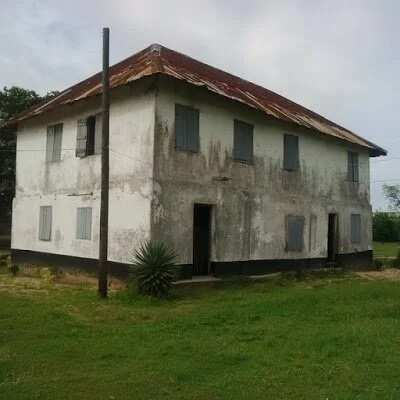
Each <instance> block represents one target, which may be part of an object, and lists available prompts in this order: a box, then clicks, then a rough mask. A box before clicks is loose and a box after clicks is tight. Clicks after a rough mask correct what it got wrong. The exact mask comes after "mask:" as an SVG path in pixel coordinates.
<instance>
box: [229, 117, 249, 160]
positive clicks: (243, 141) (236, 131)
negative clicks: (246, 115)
mask: <svg viewBox="0 0 400 400" xmlns="http://www.w3.org/2000/svg"><path fill="white" fill-rule="evenodd" d="M233 158H234V159H235V160H238V161H244V162H248V163H251V162H253V125H250V124H247V123H246V122H243V121H238V120H236V119H235V121H234V128H233Z"/></svg>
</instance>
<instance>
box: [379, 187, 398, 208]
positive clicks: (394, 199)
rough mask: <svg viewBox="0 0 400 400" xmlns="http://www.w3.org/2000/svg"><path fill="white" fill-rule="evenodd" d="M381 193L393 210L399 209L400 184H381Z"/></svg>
mask: <svg viewBox="0 0 400 400" xmlns="http://www.w3.org/2000/svg"><path fill="white" fill-rule="evenodd" d="M383 193H384V195H385V197H386V199H387V200H388V201H389V204H390V208H391V209H392V210H393V211H400V185H383Z"/></svg>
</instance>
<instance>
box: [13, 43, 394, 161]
mask: <svg viewBox="0 0 400 400" xmlns="http://www.w3.org/2000/svg"><path fill="white" fill-rule="evenodd" d="M154 74H164V75H168V76H171V77H174V78H176V79H179V80H183V81H186V82H188V83H190V84H193V85H196V86H204V87H206V88H207V89H208V90H210V91H211V92H214V93H217V94H219V95H221V96H224V97H227V98H230V99H232V100H235V101H239V102H241V103H244V104H246V105H248V106H250V107H253V108H255V109H258V110H260V111H262V112H264V113H265V114H267V115H269V116H271V117H273V118H276V119H279V120H282V121H287V122H290V123H294V124H296V125H300V126H302V127H305V128H309V129H312V130H314V131H318V132H320V133H322V134H326V135H329V136H333V137H336V138H338V139H340V140H344V141H347V142H350V143H354V144H357V145H360V146H363V147H366V148H368V149H369V150H370V154H371V156H380V155H386V151H385V150H384V149H382V148H381V147H379V146H377V145H375V144H373V143H371V142H369V141H368V140H366V139H363V138H362V137H360V136H358V135H356V134H355V133H353V132H351V131H349V130H347V129H345V128H343V127H341V126H339V125H337V124H335V123H334V122H331V121H329V120H328V119H326V118H324V117H322V116H320V115H318V114H316V113H314V112H313V111H310V110H308V109H307V108H305V107H303V106H301V105H299V104H296V103H294V102H293V101H291V100H288V99H286V98H285V97H283V96H280V95H279V94H277V93H274V92H272V91H270V90H268V89H265V88H263V87H261V86H258V85H256V84H254V83H251V82H248V81H246V80H244V79H241V78H239V77H236V76H234V75H231V74H229V73H227V72H224V71H221V70H219V69H217V68H214V67H212V66H210V65H207V64H204V63H202V62H200V61H197V60H194V59H193V58H190V57H188V56H186V55H184V54H181V53H178V52H176V51H173V50H170V49H167V48H166V47H163V46H161V45H158V44H153V45H151V46H149V47H147V48H146V49H144V50H142V51H140V52H139V53H136V54H134V55H133V56H131V57H129V58H126V59H125V60H123V61H121V62H119V63H118V64H115V65H113V66H112V67H110V88H116V87H118V86H122V85H126V84H128V83H130V82H133V81H135V80H138V79H140V78H143V77H145V76H150V75H154ZM101 91H102V86H101V73H97V74H95V75H93V76H91V77H90V78H88V79H86V80H84V81H82V82H79V83H78V84H76V85H74V86H72V87H70V88H68V89H66V90H64V91H63V92H61V93H60V94H59V95H58V96H56V97H54V98H52V99H51V100H50V101H47V102H45V103H42V104H40V105H37V106H35V107H33V108H31V109H30V110H28V111H26V112H24V113H22V114H20V115H18V116H17V117H15V118H14V119H13V120H11V121H10V122H9V123H8V124H12V123H18V122H20V121H23V120H26V119H28V118H32V117H35V116H37V115H40V114H43V113H45V112H47V111H50V110H53V109H55V108H57V107H59V106H62V105H66V104H71V103H73V102H75V101H79V100H82V99H85V98H87V97H90V96H95V95H98V94H100V93H101Z"/></svg>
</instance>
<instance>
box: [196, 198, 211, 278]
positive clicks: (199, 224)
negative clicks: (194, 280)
mask: <svg viewBox="0 0 400 400" xmlns="http://www.w3.org/2000/svg"><path fill="white" fill-rule="evenodd" d="M211 210H212V206H211V205H209V204H195V205H194V211H193V275H209V274H210V272H211V271H210V249H211Z"/></svg>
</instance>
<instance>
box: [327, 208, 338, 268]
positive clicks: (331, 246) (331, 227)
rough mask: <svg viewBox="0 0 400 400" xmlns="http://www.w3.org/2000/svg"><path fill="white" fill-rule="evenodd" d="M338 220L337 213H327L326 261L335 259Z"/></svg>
mask: <svg viewBox="0 0 400 400" xmlns="http://www.w3.org/2000/svg"><path fill="white" fill-rule="evenodd" d="M337 232H338V222H337V214H329V220H328V261H329V262H334V261H335V260H336V254H337V245H338V233H337Z"/></svg>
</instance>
